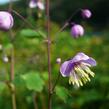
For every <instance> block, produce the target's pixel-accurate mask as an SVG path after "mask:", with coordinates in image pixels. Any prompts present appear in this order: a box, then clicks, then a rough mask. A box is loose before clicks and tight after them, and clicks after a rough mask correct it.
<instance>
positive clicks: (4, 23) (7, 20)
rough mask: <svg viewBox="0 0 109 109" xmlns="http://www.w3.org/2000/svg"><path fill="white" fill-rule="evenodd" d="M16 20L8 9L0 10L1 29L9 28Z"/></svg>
mask: <svg viewBox="0 0 109 109" xmlns="http://www.w3.org/2000/svg"><path fill="white" fill-rule="evenodd" d="M13 24H14V20H13V17H12V15H11V14H10V13H9V12H6V11H0V29H1V30H9V29H11V28H12V26H13Z"/></svg>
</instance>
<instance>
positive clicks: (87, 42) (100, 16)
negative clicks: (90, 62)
mask: <svg viewBox="0 0 109 109" xmlns="http://www.w3.org/2000/svg"><path fill="white" fill-rule="evenodd" d="M7 8H8V4H6V5H1V6H0V10H7ZM78 8H89V9H90V10H91V11H92V13H93V17H92V18H91V19H90V20H88V21H85V20H81V19H80V17H78V16H77V17H75V18H74V19H73V20H76V22H79V23H81V24H82V25H83V26H84V28H85V31H86V33H85V35H84V36H83V37H81V38H79V39H77V40H75V39H73V38H72V36H71V35H70V28H69V27H68V28H66V29H65V30H64V31H63V32H61V33H59V34H57V31H58V30H59V28H60V27H61V26H62V25H63V24H64V23H65V20H66V19H67V18H69V17H70V16H71V14H72V13H73V12H74V11H75V10H77V9H78ZM13 9H14V10H16V11H17V12H19V13H20V14H21V15H22V16H24V17H25V19H27V20H28V21H29V23H30V24H32V25H33V27H34V28H36V29H37V28H38V29H39V30H40V34H41V35H40V34H39V32H37V31H33V30H31V29H30V26H29V25H28V24H27V23H25V22H23V21H22V20H21V19H20V18H19V17H18V16H16V15H15V14H13V16H14V20H15V24H14V28H13V32H14V36H15V37H14V41H13V43H11V41H10V38H9V33H8V32H2V31H0V44H1V45H2V46H3V51H2V50H1V51H0V109H12V106H11V96H10V93H11V92H10V89H9V88H8V87H7V86H6V84H4V82H5V81H8V80H9V79H10V77H9V74H10V55H11V48H12V47H13V46H14V50H15V51H14V52H15V79H14V81H12V83H13V84H14V85H15V86H16V100H17V109H32V108H34V97H35V101H36V103H37V107H38V109H47V99H48V98H47V87H48V85H47V80H48V76H47V55H46V44H45V42H44V38H45V37H46V36H45V34H46V33H45V30H44V28H45V18H44V12H42V17H41V18H38V14H37V9H29V8H28V1H26V0H19V1H18V2H15V3H13ZM108 10H109V1H108V0H94V1H88V0H83V1H81V0H73V1H72V0H59V1H58V0H52V1H51V19H52V20H51V25H52V28H51V37H52V40H53V41H54V43H53V44H52V75H53V76H52V80H53V81H55V79H56V77H57V76H58V74H59V65H57V64H56V59H57V58H58V57H61V59H62V62H64V61H65V60H66V59H69V58H72V57H73V56H74V55H75V54H76V53H77V52H80V51H82V52H85V53H86V54H88V55H89V56H91V57H94V58H95V59H96V61H97V63H98V65H97V67H95V68H93V69H92V70H93V71H94V72H95V74H96V75H95V78H93V79H92V81H91V82H90V83H87V84H86V85H85V86H83V87H81V88H79V89H77V88H75V87H74V86H72V85H69V84H68V78H63V77H61V78H60V80H59V83H58V85H57V87H56V90H55V93H54V95H53V109H92V108H93V109H108V108H109V87H108V85H109V37H108V36H109V32H108V29H109V15H108V14H107V13H108ZM4 56H7V57H8V58H9V62H8V63H6V62H4V61H3V59H4Z"/></svg>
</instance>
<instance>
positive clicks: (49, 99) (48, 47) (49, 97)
mask: <svg viewBox="0 0 109 109" xmlns="http://www.w3.org/2000/svg"><path fill="white" fill-rule="evenodd" d="M49 9H50V1H49V0H46V18H47V19H46V20H47V26H46V28H47V39H48V42H47V56H48V77H49V79H48V109H52V106H51V104H52V98H51V91H52V82H51V55H50V52H51V49H50V48H51V39H50V11H49Z"/></svg>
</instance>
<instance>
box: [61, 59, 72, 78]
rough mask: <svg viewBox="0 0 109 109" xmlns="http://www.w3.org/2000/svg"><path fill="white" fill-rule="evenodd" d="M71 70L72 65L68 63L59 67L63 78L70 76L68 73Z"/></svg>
mask: <svg viewBox="0 0 109 109" xmlns="http://www.w3.org/2000/svg"><path fill="white" fill-rule="evenodd" d="M72 69H73V64H72V63H71V62H70V61H65V62H64V63H63V64H62V65H61V67H60V72H61V74H62V76H63V77H67V76H70V72H71V71H72Z"/></svg>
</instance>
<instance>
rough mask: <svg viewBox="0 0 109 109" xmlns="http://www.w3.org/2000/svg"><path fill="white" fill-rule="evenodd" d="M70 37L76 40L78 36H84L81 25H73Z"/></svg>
mask: <svg viewBox="0 0 109 109" xmlns="http://www.w3.org/2000/svg"><path fill="white" fill-rule="evenodd" d="M71 35H72V36H73V37H74V38H78V37H80V36H83V35H84V28H83V27H82V26H81V25H78V24H74V25H73V27H72V28H71Z"/></svg>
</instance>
